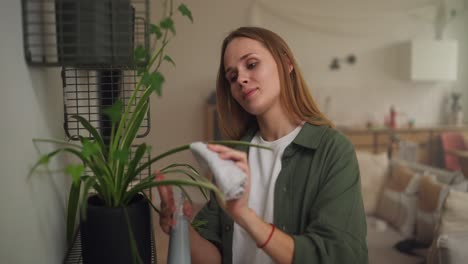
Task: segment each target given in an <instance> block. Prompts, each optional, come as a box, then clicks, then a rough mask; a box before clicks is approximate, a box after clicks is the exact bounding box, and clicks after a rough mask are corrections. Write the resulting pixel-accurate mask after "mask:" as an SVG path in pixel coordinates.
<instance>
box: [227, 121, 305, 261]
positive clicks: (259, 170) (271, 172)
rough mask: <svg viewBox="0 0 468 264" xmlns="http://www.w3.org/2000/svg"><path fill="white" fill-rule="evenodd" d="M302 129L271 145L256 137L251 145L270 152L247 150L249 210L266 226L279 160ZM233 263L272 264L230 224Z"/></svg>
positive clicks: (236, 227) (237, 228)
mask: <svg viewBox="0 0 468 264" xmlns="http://www.w3.org/2000/svg"><path fill="white" fill-rule="evenodd" d="M301 128H302V126H298V127H297V128H295V129H294V130H293V131H291V132H290V133H289V134H287V135H286V136H283V137H282V138H280V139H277V140H275V141H265V140H264V139H263V138H262V137H261V136H260V134H259V133H257V134H256V135H255V136H254V137H253V139H252V141H251V143H252V144H261V145H264V146H266V147H270V148H272V149H273V151H269V150H265V149H260V148H250V150H249V166H250V196H249V202H248V205H249V207H250V208H251V209H252V210H254V211H255V213H256V214H257V215H258V216H259V217H261V218H262V219H263V220H265V221H266V222H270V223H272V222H273V205H274V193H275V183H276V179H277V178H278V175H279V172H280V171H281V158H282V156H283V152H284V149H285V148H286V147H287V146H288V145H289V144H290V143H291V142H292V141H293V140H294V138H295V137H296V136H297V134H299V132H300V130H301ZM232 251H233V254H232V256H233V263H234V264H245V263H255V264H264V263H273V261H272V260H271V258H270V257H269V256H268V255H267V254H266V253H265V252H264V251H263V250H262V249H258V248H257V245H256V243H255V241H254V240H253V239H252V238H251V237H250V236H249V234H248V233H247V232H246V231H245V230H244V229H243V228H242V227H241V226H239V225H237V224H236V223H234V237H233V246H232Z"/></svg>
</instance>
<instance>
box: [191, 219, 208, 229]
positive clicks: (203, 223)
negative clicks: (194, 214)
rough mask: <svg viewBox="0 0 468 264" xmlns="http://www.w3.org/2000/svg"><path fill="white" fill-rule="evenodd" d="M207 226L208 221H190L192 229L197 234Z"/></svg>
mask: <svg viewBox="0 0 468 264" xmlns="http://www.w3.org/2000/svg"><path fill="white" fill-rule="evenodd" d="M207 224H208V221H204V220H193V221H192V227H193V229H195V230H196V231H197V232H201V231H202V230H203V229H205V227H206V225H207Z"/></svg>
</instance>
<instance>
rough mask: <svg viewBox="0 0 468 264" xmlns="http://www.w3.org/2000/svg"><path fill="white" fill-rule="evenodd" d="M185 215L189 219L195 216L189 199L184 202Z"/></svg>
mask: <svg viewBox="0 0 468 264" xmlns="http://www.w3.org/2000/svg"><path fill="white" fill-rule="evenodd" d="M183 211H184V215H185V216H186V217H187V218H188V219H192V216H193V207H192V204H190V202H189V201H185V202H184V209H183Z"/></svg>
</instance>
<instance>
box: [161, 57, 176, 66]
mask: <svg viewBox="0 0 468 264" xmlns="http://www.w3.org/2000/svg"><path fill="white" fill-rule="evenodd" d="M164 60H165V61H167V62H170V63H171V64H172V65H174V67H175V66H176V65H175V62H174V61H173V60H172V58H171V57H170V56H169V55H164Z"/></svg>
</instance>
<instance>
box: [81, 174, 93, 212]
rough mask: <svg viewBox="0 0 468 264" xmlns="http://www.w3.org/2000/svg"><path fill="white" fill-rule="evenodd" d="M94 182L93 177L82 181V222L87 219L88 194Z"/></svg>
mask: <svg viewBox="0 0 468 264" xmlns="http://www.w3.org/2000/svg"><path fill="white" fill-rule="evenodd" d="M95 182H96V178H95V177H88V178H86V179H85V181H84V187H83V201H82V202H81V217H82V219H83V221H86V219H87V216H88V214H87V209H88V193H89V190H90V189H91V187H93V185H94V183H95Z"/></svg>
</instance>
